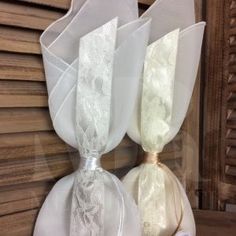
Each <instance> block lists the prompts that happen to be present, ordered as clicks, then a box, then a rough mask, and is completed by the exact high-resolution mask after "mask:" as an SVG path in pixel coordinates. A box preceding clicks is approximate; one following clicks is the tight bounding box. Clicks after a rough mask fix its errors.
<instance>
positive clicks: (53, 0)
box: [17, 0, 155, 9]
mask: <svg viewBox="0 0 236 236" xmlns="http://www.w3.org/2000/svg"><path fill="white" fill-rule="evenodd" d="M17 1H19V2H30V3H36V4H42V5H46V6H52V7H56V8H60V9H68V8H69V7H70V2H71V1H70V0H50V1H48V0H17ZM154 1H155V0H138V2H139V3H141V4H145V5H151V4H152V3H153V2H154Z"/></svg>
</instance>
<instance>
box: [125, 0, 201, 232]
mask: <svg viewBox="0 0 236 236" xmlns="http://www.w3.org/2000/svg"><path fill="white" fill-rule="evenodd" d="M147 16H148V17H151V18H152V26H151V34H150V35H151V36H150V40H149V42H150V43H151V45H150V46H149V47H150V48H148V50H147V55H146V60H145V67H144V75H143V78H142V79H141V82H140V87H139V93H138V96H137V100H136V105H135V110H134V113H133V117H132V119H131V122H130V126H129V129H128V135H129V137H130V138H131V139H132V140H134V141H135V142H137V143H139V144H141V145H142V147H143V149H144V150H145V151H146V152H148V153H149V156H155V155H156V156H158V153H160V152H161V151H162V150H163V147H164V146H165V145H166V144H167V143H168V142H169V141H171V140H172V139H173V138H174V137H175V135H176V134H177V133H178V131H179V129H180V127H181V125H182V123H183V121H184V118H185V116H186V113H187V109H188V106H189V103H190V99H191V96H192V92H193V88H194V83H195V79H196V76H197V70H198V64H199V60H200V53H201V45H202V39H203V32H204V27H205V23H204V22H200V23H198V24H194V23H195V16H194V1H193V0H179V1H178V3H176V1H175V0H157V1H156V2H155V3H154V4H153V5H152V6H151V7H150V8H149V9H148V10H147V11H146V12H145V13H144V14H143V16H142V17H147ZM177 28H179V29H180V34H179V39H178V41H177V45H178V46H177V55H176V61H175V63H173V62H174V60H173V61H172V60H169V59H170V58H172V59H173V57H170V56H169V51H168V50H170V47H168V44H165V43H163V42H164V40H165V37H167V36H168V35H170V34H171V33H170V34H168V35H166V34H167V33H169V32H170V31H173V30H176V29H177ZM172 33H174V32H172ZM165 35H166V36H165ZM162 37H163V38H162ZM173 45H174V43H172V46H173ZM155 46H156V48H155ZM163 52H164V54H163ZM173 53H174V50H172V54H170V55H174V54H173ZM159 62H160V63H159ZM171 65H172V66H171ZM173 70H174V71H173ZM173 72H174V74H173ZM123 183H124V185H125V187H126V189H127V190H128V191H129V192H130V193H131V194H132V195H133V197H134V198H135V200H136V203H137V205H138V207H139V210H140V212H141V217H142V226H143V235H145V236H162V235H163V236H170V235H175V234H177V235H179V234H180V233H184V232H186V234H187V235H191V236H195V234H196V231H195V223H194V218H193V214H192V210H191V206H190V204H189V201H188V199H187V196H186V193H185V191H184V189H183V187H182V186H181V184H180V183H179V182H178V180H177V178H176V177H175V176H174V174H173V173H172V172H171V171H170V170H169V169H168V168H167V167H166V166H165V165H163V164H161V163H160V162H159V160H156V161H153V159H152V160H151V163H150V162H149V163H144V164H142V165H141V166H139V167H137V168H134V169H133V170H131V171H130V172H129V173H128V174H127V175H126V176H125V178H124V180H123ZM157 199H158V200H157ZM181 203H182V204H181Z"/></svg>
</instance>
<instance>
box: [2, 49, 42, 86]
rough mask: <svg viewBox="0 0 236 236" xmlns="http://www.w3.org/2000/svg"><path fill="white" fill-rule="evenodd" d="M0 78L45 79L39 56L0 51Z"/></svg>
mask: <svg viewBox="0 0 236 236" xmlns="http://www.w3.org/2000/svg"><path fill="white" fill-rule="evenodd" d="M0 80H25V81H45V76H44V69H43V63H42V58H41V56H38V55H28V54H16V53H4V52H1V53H0Z"/></svg>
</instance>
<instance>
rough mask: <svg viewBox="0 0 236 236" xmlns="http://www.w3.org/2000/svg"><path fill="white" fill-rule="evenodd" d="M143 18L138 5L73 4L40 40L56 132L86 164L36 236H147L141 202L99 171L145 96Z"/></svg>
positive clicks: (56, 195) (66, 183) (58, 190)
mask: <svg viewBox="0 0 236 236" xmlns="http://www.w3.org/2000/svg"><path fill="white" fill-rule="evenodd" d="M107 8H108V9H109V11H106V13H105V12H104V9H107ZM115 17H117V18H115ZM136 18H137V2H136V1H134V0H120V1H117V0H102V1H101V0H87V1H73V2H72V6H71V10H70V11H69V13H68V14H67V15H66V16H65V17H63V18H62V19H59V20H58V21H57V22H55V23H54V24H53V25H51V26H50V27H49V28H48V29H47V30H46V31H45V32H44V34H43V35H42V36H41V45H42V51H43V59H44V65H45V73H46V80H47V87H48V93H49V109H50V115H51V118H52V121H53V126H54V128H55V131H56V132H57V134H58V135H59V136H60V137H61V138H62V139H63V140H64V141H65V142H66V143H68V144H69V145H71V146H73V147H75V148H76V149H78V150H79V152H80V156H81V158H80V164H79V168H78V170H77V171H76V172H74V173H73V174H71V175H69V176H66V177H64V178H62V179H61V180H60V181H58V182H57V183H56V185H55V186H54V187H53V189H52V190H51V192H50V193H49V195H48V196H47V198H46V200H45V202H44V204H43V206H42V208H41V211H40V213H39V216H38V219H37V222H36V226H35V231H34V236H51V235H57V236H68V235H70V236H75V235H80V236H87V235H93V236H95V235H96V236H98V235H103V236H110V235H117V236H130V235H140V234H141V230H140V228H139V225H140V222H139V214H138V211H137V207H136V205H135V203H134V201H133V200H132V199H131V198H130V197H129V195H128V194H127V193H126V192H125V191H124V189H123V186H122V184H121V182H120V181H119V180H118V179H117V178H116V177H115V176H114V175H112V174H110V173H109V172H107V171H105V170H104V169H102V168H101V166H100V158H101V156H102V155H103V154H105V153H108V152H109V151H111V150H112V149H114V148H115V147H116V146H117V145H118V144H119V143H120V141H121V140H122V138H123V136H124V134H125V132H126V130H127V127H128V124H129V120H130V117H131V115H132V110H133V107H134V103H135V97H136V94H137V91H138V78H139V77H140V74H141V71H142V65H143V62H144V57H145V50H146V47H147V44H148V37H149V28H150V20H149V19H136ZM126 23H127V24H126ZM124 84H125V87H124V86H123V85H124ZM111 214H112V219H111Z"/></svg>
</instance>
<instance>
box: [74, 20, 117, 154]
mask: <svg viewBox="0 0 236 236" xmlns="http://www.w3.org/2000/svg"><path fill="white" fill-rule="evenodd" d="M116 29H117V19H114V20H112V21H110V22H108V23H107V24H105V25H103V26H102V27H100V28H98V29H97V30H95V31H93V32H92V33H89V34H88V35H86V36H85V37H84V38H82V39H81V41H80V52H79V68H78V70H79V73H78V84H77V99H76V129H77V132H76V133H77V142H78V146H79V151H80V155H81V156H83V157H91V155H93V154H94V152H95V153H96V152H97V153H98V154H99V155H101V154H102V153H103V152H104V150H105V147H106V144H107V140H108V134H109V124H110V107H111V90H112V75H113V73H112V72H113V59H114V50H115V42H116Z"/></svg>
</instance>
